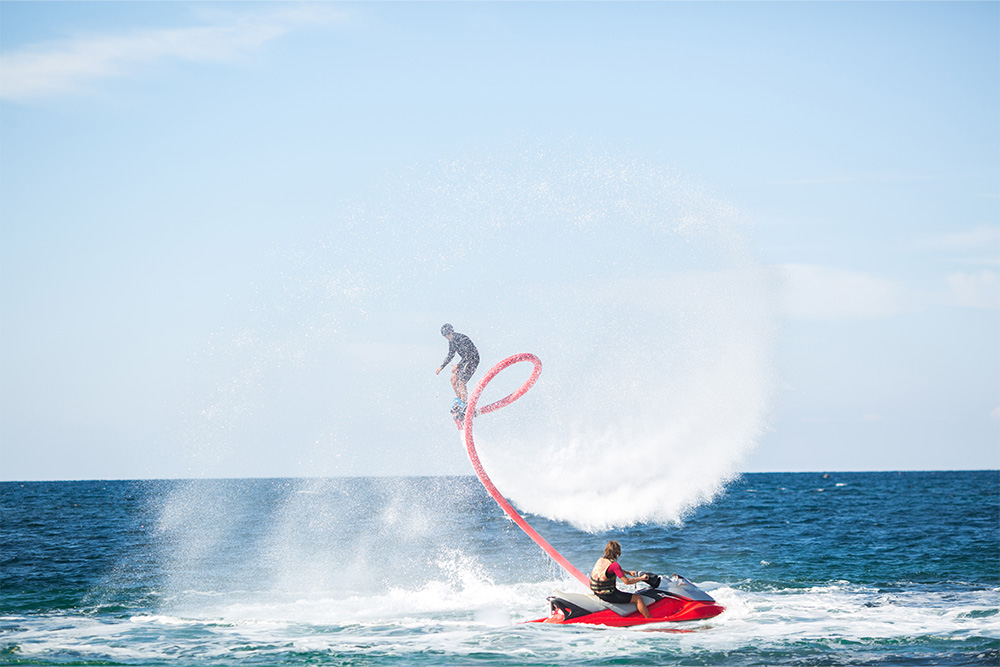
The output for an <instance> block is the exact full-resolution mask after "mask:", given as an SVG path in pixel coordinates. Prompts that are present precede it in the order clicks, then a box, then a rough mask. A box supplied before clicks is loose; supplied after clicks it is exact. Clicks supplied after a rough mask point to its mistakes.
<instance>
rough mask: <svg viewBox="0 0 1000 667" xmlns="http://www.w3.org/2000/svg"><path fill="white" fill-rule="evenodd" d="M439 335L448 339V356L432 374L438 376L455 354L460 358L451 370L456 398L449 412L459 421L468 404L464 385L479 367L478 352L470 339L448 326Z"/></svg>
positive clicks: (467, 394)
mask: <svg viewBox="0 0 1000 667" xmlns="http://www.w3.org/2000/svg"><path fill="white" fill-rule="evenodd" d="M441 335H442V336H444V337H445V338H447V339H448V356H447V357H445V359H444V362H442V364H441V366H440V367H439V368H438V369H437V370H436V371H435V372H434V374H435V375H438V374H440V373H441V371H443V370H444V367H445V366H447V365H448V363H449V362H450V361H451V360H452V359H453V358H454V357H455V353H456V352H457V353H458V355H459V357H461V359H460V360H459V362H458V363H457V364H455V366H454V367H453V368H452V369H451V386H452V387H453V388H454V389H455V396H456V397H458V400H457V401H455V404H454V405H453V406H452V409H451V412H452V415H454V417H455V421H460V420H461V419H463V418H464V417H465V407H466V405H467V404H468V402H469V390H468V389H467V388H466V386H465V385H466V383H467V382H468V381H469V380H470V379H471V378H472V375H473V373H475V372H476V367H477V366H479V350H477V349H476V345H475V343H473V342H472V339H471V338H469V337H468V336H466V335H465V334H461V333H457V332H456V331H455V328H454V327H453V326H451V325H450V324H445V325H444V326H442V327H441Z"/></svg>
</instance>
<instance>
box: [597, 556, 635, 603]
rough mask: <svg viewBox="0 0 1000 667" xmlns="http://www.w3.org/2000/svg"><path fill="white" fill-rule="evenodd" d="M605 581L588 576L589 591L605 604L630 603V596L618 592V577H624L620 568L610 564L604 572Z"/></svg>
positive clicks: (616, 564)
mask: <svg viewBox="0 0 1000 667" xmlns="http://www.w3.org/2000/svg"><path fill="white" fill-rule="evenodd" d="M604 576H605V579H595V578H594V575H590V590H591V591H593V592H594V595H596V596H597V597H599V598H601V599H602V600H604V601H605V602H613V603H616V604H624V603H628V602H631V601H632V594H631V593H626V592H625V591H620V590H618V577H624V576H625V572H624V571H622V566H621V565H619V564H618V563H615V562H612V563H611V565H608V569H607V570H605V571H604Z"/></svg>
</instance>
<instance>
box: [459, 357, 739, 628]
mask: <svg viewBox="0 0 1000 667" xmlns="http://www.w3.org/2000/svg"><path fill="white" fill-rule="evenodd" d="M521 362H530V363H531V364H532V366H533V368H532V372H531V376H530V377H529V378H528V380H527V381H526V382H525V383H524V384H523V385H521V387H520V388H519V389H517V390H516V391H514V392H511V393H510V394H508V395H507V396H505V397H503V398H501V399H500V400H498V401H494V402H493V403H490V404H488V405H486V406H484V407H483V408H481V409H479V410H478V412H477V410H476V405H477V404H478V402H479V398H480V397H481V396H482V393H483V390H485V389H486V386H487V385H488V384H489V383H490V382H491V381H492V380H493V378H495V377H496V376H497V375H498V374H499V373H500V372H501V371H503V370H504V369H506V368H509V367H510V366H513V365H514V364H517V363H521ZM541 373H542V362H541V360H540V359H539V358H538V357H537V356H535V355H534V354H531V353H528V352H523V353H520V354H515V355H513V356H510V357H507V358H506V359H504V360H503V361H501V362H500V363H498V364H497V365H495V366H494V367H493V368H491V369H490V370H489V371H488V372H487V373H486V375H485V376H484V377H483V379H482V380H480V381H479V383H478V384H477V385H476V388H475V389H474V390H473V392H472V395H471V396H470V397H469V403H468V408H467V409H466V412H465V419H464V422H463V423H462V429H463V434H464V439H465V447H466V450H467V451H468V453H469V460H470V461H471V462H472V467H473V468H474V469H475V471H476V475H477V476H478V477H479V481H480V482H482V484H483V486H484V487H485V488H486V491H487V492H488V493H489V494H490V496H491V497H492V498H493V500H495V501H496V503H497V505H499V506H500V509H502V510H503V511H504V513H505V514H506V515H507V516H508V517H510V519H511V520H512V521H514V523H516V524H517V525H518V527H519V528H520V529H521V530H523V531H524V532H525V534H526V535H528V537H530V538H531V539H532V540H533V541H534V542H535V544H537V545H538V546H539V547H541V549H542V551H544V552H545V553H546V554H548V556H549V557H550V558H552V560H554V561H555V562H556V563H558V564H559V566H560V567H562V568H563V569H564V570H566V572H568V573H569V574H571V575H572V576H573V578H574V579H576V580H577V581H579V582H580V583H581V584H583V585H584V586H587V587H589V585H590V578H589V577H588V576H587V575H585V574H583V573H582V572H581V571H580V570H579V569H577V568H576V567H575V566H574V565H573V564H572V563H570V562H569V561H568V560H566V558H565V557H564V556H563V555H562V554H560V553H559V552H558V551H556V549H555V547H553V546H552V545H551V544H549V543H548V542H547V541H546V540H545V538H543V537H542V536H541V535H539V534H538V531H536V530H535V529H534V528H532V527H531V525H530V524H529V523H528V522H527V521H525V519H524V517H522V516H521V514H520V513H519V512H518V511H517V510H516V509H514V507H513V505H511V504H510V502H508V501H507V499H506V498H505V497H504V495H503V494H502V493H500V491H499V490H498V489H497V487H496V485H494V484H493V481H492V480H491V479H490V477H489V475H487V474H486V470H485V468H483V464H482V462H481V461H480V460H479V454H478V453H477V452H476V443H475V439H474V438H473V435H472V429H473V424H472V422H473V418H474V417H475V416H476V415H480V414H487V413H489V412H493V411H494V410H499V409H500V408H502V407H505V406H507V405H510V404H511V403H513V402H514V401H516V400H517V399H519V398H520V397H521V396H523V395H524V394H525V393H526V392H527V391H528V390H529V389H531V387H532V386H533V385H534V384H535V382H536V381H537V380H538V376H539V375H541ZM636 592H637V593H638V594H639V595H642V596H643V598H645V602H646V607H647V608H648V610H649V614H650V616H649V618H644V617H643V616H642V615H641V614H640V613H639V611H638V610H637V609H636V606H635V605H634V604H632V603H628V604H615V603H610V602H606V601H604V600H601V599H600V598H598V597H597V596H596V595H593V594H589V593H560V592H556V593H555V594H553V595H552V596H550V597H549V599H548V601H549V616H548V617H546V618H540V619H537V620H535V621H532V622H536V623H537V622H544V623H587V624H591V625H610V626H629V625H640V624H644V623H662V622H665V621H691V620H700V619H705V618H712V617H714V616H718V615H719V614H721V613H722V612H723V611H725V608H724V607H723V606H721V605H719V604H718V603H716V602H715V600H714V599H713V598H712V597H711V596H710V595H709V594H708V593H706V592H705V591H703V590H701V589H700V588H698V587H697V586H695V585H694V584H692V583H691V582H690V581H688V580H687V579H685V578H684V577H681V576H679V575H676V574H675V575H671V576H670V577H660V576H658V575H650V576H649V578H648V583H647V588H645V589H643V590H640V591H636Z"/></svg>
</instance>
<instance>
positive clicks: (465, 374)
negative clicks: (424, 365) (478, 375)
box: [441, 331, 479, 382]
mask: <svg viewBox="0 0 1000 667" xmlns="http://www.w3.org/2000/svg"><path fill="white" fill-rule="evenodd" d="M456 352H458V355H459V356H460V357H462V360H461V361H459V362H458V379H460V380H461V381H462V382H468V381H469V379H470V378H471V377H472V374H473V373H475V372H476V367H477V366H479V350H477V349H476V345H475V344H474V343H473V342H472V339H471V338H469V337H468V336H466V335H465V334H460V333H458V332H457V331H456V332H455V333H454V334H453V336H452V339H451V341H449V342H448V356H447V357H445V359H444V363H442V364H441V368H444V367H445V366H447V365H448V362H449V361H451V360H452V358H453V357H454V356H455V353H456Z"/></svg>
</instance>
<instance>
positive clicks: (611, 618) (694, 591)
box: [531, 574, 726, 626]
mask: <svg viewBox="0 0 1000 667" xmlns="http://www.w3.org/2000/svg"><path fill="white" fill-rule="evenodd" d="M647 582H648V584H649V588H646V589H643V590H638V591H636V593H637V594H639V595H641V596H642V597H644V598H645V599H646V608H647V610H648V611H649V618H644V617H643V616H642V614H640V613H639V610H638V609H636V606H635V605H634V604H632V603H631V602H630V603H627V604H612V603H610V602H605V601H604V600H602V599H600V598H599V597H597V596H596V595H593V594H591V593H561V592H558V591H557V592H556V593H554V594H553V595H551V596H550V597H549V615H548V616H547V617H546V618H539V619H536V620H534V621H531V622H532V623H590V624H592V625H611V626H626V625H642V624H644V623H664V622H669V621H697V620H700V619H705V618H712V617H713V616H718V615H719V614H721V613H722V612H724V611H725V610H726V608H725V607H723V606H722V605H720V604H718V603H717V602H716V601H715V600H714V599H713V598H712V596H711V595H709V594H708V593H706V592H705V591H703V590H701V589H700V588H698V587H697V586H695V585H694V584H692V583H691V582H690V581H688V580H687V579H685V578H684V577H682V576H680V575H677V574H675V575H672V576H670V577H669V578H666V577H660V576H658V575H655V574H653V575H650V576H649V578H648V579H647Z"/></svg>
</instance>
